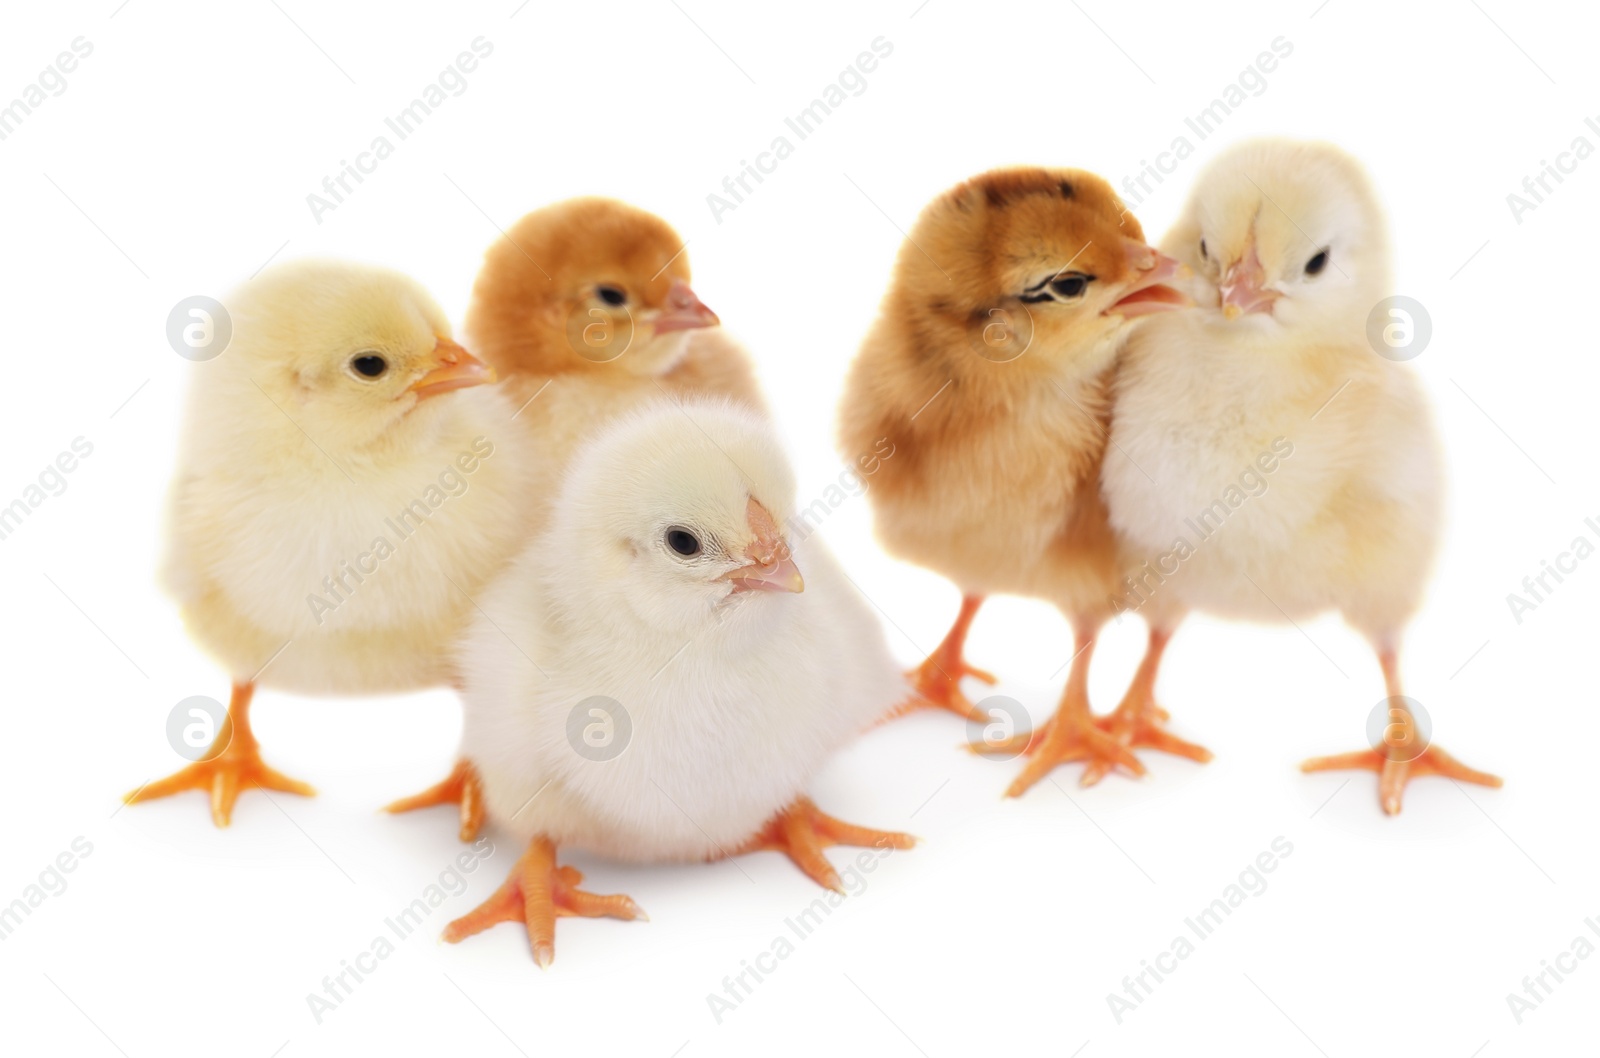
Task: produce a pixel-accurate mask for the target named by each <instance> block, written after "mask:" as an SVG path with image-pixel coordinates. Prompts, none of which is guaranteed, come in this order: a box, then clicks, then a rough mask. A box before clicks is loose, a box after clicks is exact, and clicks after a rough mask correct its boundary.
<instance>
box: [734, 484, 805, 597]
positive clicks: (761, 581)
mask: <svg viewBox="0 0 1600 1058" xmlns="http://www.w3.org/2000/svg"><path fill="white" fill-rule="evenodd" d="M746 517H747V520H748V521H749V524H750V532H751V534H752V535H753V536H754V537H755V539H754V540H752V541H751V542H750V546H749V547H747V548H745V552H744V555H745V558H747V559H749V560H750V563H749V565H745V566H740V567H739V568H738V569H733V570H729V571H728V572H727V573H724V574H723V575H722V579H723V580H726V581H731V582H732V583H733V590H734V591H736V592H740V591H792V592H801V591H805V589H806V582H805V580H804V579H802V578H801V576H800V570H799V568H798V567H797V566H795V564H794V559H793V558H792V557H791V556H790V554H789V541H787V540H785V539H784V538H783V534H782V533H781V532H779V531H778V523H777V522H775V521H774V520H773V518H772V515H771V513H769V512H768V511H767V509H766V508H765V507H763V506H761V504H759V503H757V502H756V500H755V497H751V499H750V503H749V506H748V507H747V508H746Z"/></svg>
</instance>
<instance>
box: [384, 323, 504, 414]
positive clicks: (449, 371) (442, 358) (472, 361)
mask: <svg viewBox="0 0 1600 1058" xmlns="http://www.w3.org/2000/svg"><path fill="white" fill-rule="evenodd" d="M433 358H434V361H435V362H436V363H437V364H438V366H437V367H435V368H434V369H433V370H432V371H429V372H428V373H427V374H426V375H423V376H422V377H421V378H419V379H417V380H416V381H415V382H413V383H411V387H410V388H409V389H408V390H407V391H406V392H408V393H415V394H416V395H417V399H418V400H426V399H427V398H429V397H437V396H438V395H439V394H441V393H449V392H450V391H451V390H456V389H466V388H467V387H468V386H481V385H483V384H484V383H486V382H493V381H494V379H495V374H494V368H492V367H490V366H489V365H488V364H486V363H484V362H483V361H482V360H479V359H478V358H477V357H475V356H473V355H472V354H471V353H469V352H467V351H466V350H465V349H463V348H461V346H459V345H457V344H456V343H455V342H452V341H451V340H450V339H448V338H440V339H439V340H438V342H436V343H435V344H434V347H433Z"/></svg>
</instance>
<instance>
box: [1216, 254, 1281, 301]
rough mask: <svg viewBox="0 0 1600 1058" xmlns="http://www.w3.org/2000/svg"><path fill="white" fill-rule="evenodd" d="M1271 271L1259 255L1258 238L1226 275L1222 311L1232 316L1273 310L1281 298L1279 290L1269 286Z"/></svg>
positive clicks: (1223, 284)
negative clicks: (1267, 286) (1264, 265)
mask: <svg viewBox="0 0 1600 1058" xmlns="http://www.w3.org/2000/svg"><path fill="white" fill-rule="evenodd" d="M1266 280H1267V273H1266V269H1264V268H1262V267H1261V258H1260V257H1258V256H1257V255H1256V244H1255V242H1254V240H1252V241H1251V243H1250V245H1249V246H1248V247H1246V248H1245V253H1244V256H1243V257H1241V258H1239V260H1237V261H1235V262H1234V264H1233V267H1231V268H1229V269H1228V271H1227V273H1226V274H1225V275H1224V276H1223V277H1222V287H1221V291H1222V312H1223V315H1225V316H1227V317H1228V319H1230V320H1236V319H1238V318H1239V317H1240V316H1247V315H1249V314H1251V313H1255V312H1261V313H1266V314H1267V315H1269V316H1270V315H1271V314H1272V305H1273V302H1275V301H1277V300H1278V297H1279V294H1278V292H1277V291H1276V290H1268V289H1266Z"/></svg>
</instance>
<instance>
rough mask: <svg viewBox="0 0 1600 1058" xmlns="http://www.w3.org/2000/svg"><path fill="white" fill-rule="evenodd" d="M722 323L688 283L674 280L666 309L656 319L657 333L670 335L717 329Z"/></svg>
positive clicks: (668, 294) (669, 291) (668, 292)
mask: <svg viewBox="0 0 1600 1058" xmlns="http://www.w3.org/2000/svg"><path fill="white" fill-rule="evenodd" d="M721 322H722V321H721V320H719V319H717V314H716V313H715V312H712V311H711V310H710V309H708V308H706V306H705V303H704V302H702V301H701V300H700V299H699V298H698V297H696V296H695V293H694V291H693V290H691V289H689V284H688V283H685V282H684V281H683V280H681V279H674V280H673V281H672V287H671V288H670V289H669V290H668V291H667V304H666V307H665V308H663V309H662V310H661V314H660V315H659V316H657V317H656V318H655V332H656V334H670V333H672V332H673V331H692V330H697V329H699V328H701V327H715V326H716V325H717V324H719V323H721Z"/></svg>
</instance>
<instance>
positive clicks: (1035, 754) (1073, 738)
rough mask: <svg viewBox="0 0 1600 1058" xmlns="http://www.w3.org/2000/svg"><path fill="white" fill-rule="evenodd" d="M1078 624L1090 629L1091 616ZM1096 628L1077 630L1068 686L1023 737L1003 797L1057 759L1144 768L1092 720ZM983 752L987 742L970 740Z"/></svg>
mask: <svg viewBox="0 0 1600 1058" xmlns="http://www.w3.org/2000/svg"><path fill="white" fill-rule="evenodd" d="M1077 627H1079V628H1087V629H1094V627H1095V625H1094V623H1093V622H1092V621H1080V622H1077ZM1096 634H1097V633H1096V631H1093V630H1091V631H1080V632H1078V633H1077V635H1076V637H1075V645H1076V647H1077V651H1076V653H1074V654H1073V657H1072V668H1071V669H1070V670H1068V672H1067V687H1066V690H1065V691H1064V692H1062V695H1061V705H1060V706H1059V707H1058V708H1057V709H1056V715H1055V716H1052V717H1051V718H1050V719H1049V720H1048V721H1047V722H1046V723H1045V725H1044V726H1043V727H1041V728H1040V729H1039V730H1038V731H1035V732H1034V733H1033V735H1032V736H1031V737H1028V736H1019V737H1026V738H1027V739H1028V741H1027V747H1026V749H1025V752H1026V753H1027V754H1028V758H1029V759H1028V763H1027V764H1026V765H1025V766H1024V767H1023V769H1022V774H1020V775H1018V776H1017V777H1016V779H1015V780H1014V781H1013V782H1012V783H1011V786H1010V787H1009V788H1007V790H1006V796H1007V797H1021V796H1022V795H1023V794H1024V793H1026V792H1027V790H1028V788H1029V787H1030V786H1032V785H1033V784H1034V783H1036V782H1038V781H1039V780H1040V779H1042V778H1044V777H1045V776H1046V775H1048V774H1050V772H1051V771H1053V770H1054V769H1055V767H1056V765H1058V764H1070V763H1072V762H1073V761H1079V760H1086V761H1089V762H1090V764H1091V765H1093V764H1094V763H1095V762H1097V761H1103V762H1105V763H1106V764H1107V765H1108V766H1111V765H1118V764H1120V765H1122V766H1123V767H1124V768H1127V769H1128V770H1129V771H1131V772H1133V774H1135V775H1143V774H1144V765H1143V764H1141V763H1139V758H1138V757H1136V756H1134V755H1133V752H1132V751H1131V750H1129V749H1128V748H1127V747H1126V746H1125V745H1123V744H1122V743H1120V742H1118V741H1117V740H1116V739H1115V738H1113V737H1111V736H1110V735H1108V734H1106V733H1105V732H1104V731H1102V730H1101V729H1100V727H1099V726H1098V725H1097V724H1096V723H1095V718H1094V714H1093V712H1092V711H1091V710H1090V708H1089V659H1090V657H1091V656H1093V654H1094V644H1095V638H1096ZM972 748H973V751H974V752H978V753H982V752H985V751H987V750H989V748H990V747H986V746H973V747H972Z"/></svg>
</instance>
